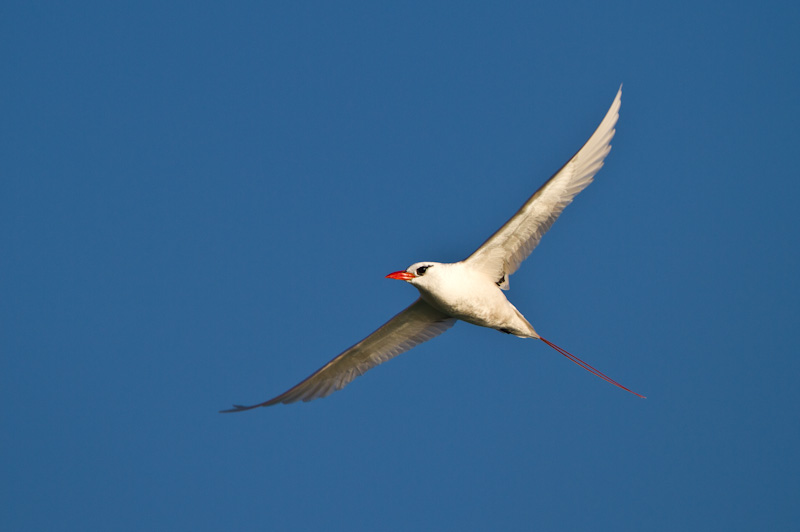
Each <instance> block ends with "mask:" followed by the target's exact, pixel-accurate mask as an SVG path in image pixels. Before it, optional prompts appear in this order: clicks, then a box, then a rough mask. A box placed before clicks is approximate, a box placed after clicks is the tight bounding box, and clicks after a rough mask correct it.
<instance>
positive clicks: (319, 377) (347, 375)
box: [222, 298, 456, 413]
mask: <svg viewBox="0 0 800 532" xmlns="http://www.w3.org/2000/svg"><path fill="white" fill-rule="evenodd" d="M455 322H456V319H455V318H452V317H450V316H448V315H447V314H445V313H443V312H440V311H439V310H436V309H434V308H433V307H431V306H430V305H428V304H427V303H426V302H425V301H423V300H422V299H421V298H420V299H417V300H416V301H415V302H414V303H412V304H411V305H410V306H409V307H408V308H406V309H405V310H403V311H402V312H400V313H399V314H397V315H396V316H395V317H394V318H392V319H391V320H389V321H388V322H386V323H385V324H384V325H383V326H382V327H380V328H379V329H378V330H377V331H375V332H374V333H372V334H370V335H369V336H367V337H366V338H364V339H363V340H361V341H360V342H359V343H357V344H356V345H354V346H353V347H351V348H350V349H347V350H346V351H344V352H343V353H341V354H340V355H338V356H337V357H336V358H334V359H333V360H331V361H330V362H328V363H327V364H325V365H324V366H323V367H322V368H320V369H319V370H317V371H316V372H314V373H313V374H312V375H311V376H310V377H308V378H307V379H306V380H304V381H303V382H301V383H300V384H298V385H296V386H294V387H293V388H291V389H290V390H288V391H286V392H284V393H282V394H281V395H279V396H277V397H275V398H273V399H270V400H269V401H265V402H263V403H259V404H257V405H252V406H241V405H234V406H233V408H232V409H230V410H222V412H224V413H228V412H242V411H244V410H250V409H252V408H258V407H260V406H271V405H274V404H277V403H294V402H295V401H311V400H313V399H319V398H321V397H327V396H328V395H330V394H332V393H333V392H335V391H337V390H341V389H342V388H344V387H345V386H347V385H348V384H349V383H350V382H351V381H352V380H353V379H355V378H356V377H358V376H360V375H363V374H364V373H366V372H367V371H368V370H370V369H372V368H374V367H375V366H377V365H379V364H381V363H383V362H386V361H387V360H389V359H390V358H392V357H395V356H397V355H399V354H401V353H404V352H406V351H408V350H409V349H411V348H412V347H414V346H416V345H419V344H421V343H422V342H426V341H428V340H430V339H431V338H434V337H436V336H438V335H440V334H442V333H443V332H445V331H446V330H447V329H449V328H450V327H452V326H453V324H454V323H455Z"/></svg>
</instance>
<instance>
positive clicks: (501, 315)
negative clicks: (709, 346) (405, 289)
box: [222, 88, 643, 412]
mask: <svg viewBox="0 0 800 532" xmlns="http://www.w3.org/2000/svg"><path fill="white" fill-rule="evenodd" d="M621 97H622V89H621V88H620V90H619V92H617V95H616V97H615V98H614V102H613V103H612V104H611V107H610V109H609V110H608V112H607V113H606V115H605V117H604V118H603V120H602V122H601V123H600V125H599V126H598V128H597V129H596V130H595V132H594V133H593V134H592V136H591V137H590V138H589V140H588V141H587V142H586V143H585V144H584V145H583V147H581V149H580V150H578V152H577V153H576V154H575V155H574V156H572V158H571V159H570V160H569V161H567V163H566V164H564V166H562V167H561V169H560V170H559V171H558V172H556V173H555V174H554V175H553V176H552V177H551V178H550V179H549V180H548V181H547V182H546V183H545V184H544V185H542V187H541V188H539V190H537V191H536V192H535V193H534V194H533V196H531V197H530V198H529V199H528V200H527V201H526V202H525V204H523V205H522V207H521V208H520V209H519V210H518V211H517V213H516V214H515V215H514V216H513V217H512V218H511V219H510V220H508V222H506V223H505V224H504V225H503V226H502V227H501V228H500V229H499V230H497V232H495V233H494V234H493V235H492V236H491V237H489V239H488V240H486V242H484V243H483V244H482V245H481V246H480V247H479V248H478V249H477V250H475V252H474V253H472V255H470V256H469V257H467V258H466V259H465V260H463V261H461V262H458V263H453V264H444V263H436V262H420V263H416V264H413V265H412V266H410V267H409V268H407V269H406V270H404V271H400V272H394V273H392V274H389V275H387V277H389V278H392V279H399V280H403V281H406V282H408V283H410V284H412V285H414V286H415V287H416V288H417V289H418V290H419V291H420V295H421V297H420V298H419V299H417V300H416V301H415V302H414V303H412V304H411V305H410V306H409V307H408V308H406V309H405V310H403V311H402V312H400V313H399V314H397V315H396V316H395V317H393V318H392V319H391V320H389V321H388V322H386V323H385V324H384V325H383V326H381V327H380V328H379V329H378V330H376V331H375V332H374V333H372V334H371V335H369V336H367V337H366V338H365V339H364V340H362V341H360V342H359V343H357V344H355V345H354V346H352V347H351V348H349V349H347V350H346V351H344V352H342V353H341V354H339V355H338V356H337V357H335V358H334V359H333V360H331V361H330V362H328V363H327V364H325V365H324V366H323V367H322V368H320V369H319V370H318V371H316V372H314V373H313V374H312V375H311V376H309V377H308V378H307V379H305V380H304V381H302V382H300V383H299V384H297V385H296V386H294V387H293V388H291V389H289V390H288V391H286V392H284V393H282V394H281V395H279V396H277V397H274V398H272V399H270V400H269V401H265V402H263V403H259V404H256V405H252V406H240V405H234V407H233V408H232V409H229V410H223V411H222V412H242V411H244V410H250V409H253V408H258V407H261V406H271V405H274V404H277V403H293V402H296V401H311V400H313V399H318V398H320V397H326V396H328V395H330V394H331V393H333V392H335V391H337V390H341V389H342V388H344V387H345V386H346V385H347V384H348V383H350V382H351V381H352V380H353V379H354V378H356V377H358V376H359V375H363V374H364V373H365V372H366V371H368V370H369V369H371V368H374V367H375V366H377V365H379V364H381V363H383V362H386V361H387V360H389V359H390V358H392V357H395V356H397V355H399V354H401V353H403V352H405V351H408V350H409V349H411V348H412V347H414V346H416V345H418V344H420V343H422V342H425V341H427V340H430V339H431V338H433V337H435V336H438V335H440V334H442V333H443V332H444V331H446V330H447V329H449V328H450V327H452V326H453V324H454V323H455V322H456V320H457V319H462V320H464V321H467V322H470V323H474V324H476V325H481V326H485V327H490V328H493V329H497V330H499V331H501V332H506V333H510V334H515V335H517V336H521V337H526V338H538V339H540V340H542V341H543V342H545V343H546V344H547V345H549V346H550V347H552V348H553V349H555V350H556V351H558V352H559V353H560V354H562V355H564V356H565V357H567V358H569V359H570V360H571V361H573V362H575V363H576V364H578V365H580V366H581V367H583V368H584V369H586V370H587V371H589V372H591V373H593V374H595V375H597V376H598V377H600V378H602V379H604V380H606V381H608V382H610V383H611V384H614V385H615V386H618V387H620V388H622V389H624V390H626V391H629V392H631V393H633V394H635V395H638V396H639V397H643V396H641V395H639V394H637V393H636V392H633V391H631V390H629V389H628V388H625V387H624V386H622V385H621V384H619V383H618V382H616V381H614V380H613V379H611V378H609V377H607V376H606V375H604V374H603V373H601V372H600V371H599V370H597V369H595V368H594V367H592V366H590V365H589V364H587V363H585V362H583V361H582V360H580V359H579V358H577V357H575V356H574V355H572V354H570V353H569V352H567V351H566V350H564V349H562V348H560V347H558V346H557V345H555V344H553V343H552V342H550V341H548V340H545V339H544V338H542V337H541V336H539V335H538V334H537V333H536V331H535V330H534V329H533V327H532V326H531V325H530V323H528V321H527V320H526V319H525V318H524V316H522V314H521V313H520V312H519V311H518V310H517V309H516V308H515V307H514V306H513V305H512V304H511V303H510V302H509V301H508V300H507V299H506V298H505V295H504V294H503V293H502V291H501V290H507V289H508V287H509V282H508V279H509V276H511V274H513V273H514V272H515V271H517V269H518V268H519V266H520V264H521V263H522V261H524V260H525V259H526V258H527V257H528V255H530V253H531V251H533V249H534V248H535V247H536V246H537V245H538V244H539V241H540V240H541V238H542V236H543V235H544V233H545V232H547V230H548V229H549V228H550V226H551V225H552V224H553V222H555V220H556V219H557V218H558V216H559V215H560V214H561V211H562V210H563V209H564V207H566V206H567V205H568V204H569V203H571V202H572V200H573V198H574V197H575V196H576V195H577V194H578V193H579V192H580V191H581V190H583V189H584V188H586V187H587V186H588V185H589V183H591V182H592V179H593V178H594V175H595V174H596V173H597V171H598V170H600V168H601V167H602V166H603V160H604V159H605V157H606V156H607V155H608V153H609V151H610V150H611V144H610V142H611V139H612V137H613V136H614V126H615V124H616V122H617V118H618V116H619V108H620V103H621Z"/></svg>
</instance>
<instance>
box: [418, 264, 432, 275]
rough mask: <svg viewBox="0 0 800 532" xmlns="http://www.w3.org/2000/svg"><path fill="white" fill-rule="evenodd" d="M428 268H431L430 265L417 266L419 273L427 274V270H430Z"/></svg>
mask: <svg viewBox="0 0 800 532" xmlns="http://www.w3.org/2000/svg"><path fill="white" fill-rule="evenodd" d="M428 268H430V266H420V267H419V268H417V275H425V272H426V271H428Z"/></svg>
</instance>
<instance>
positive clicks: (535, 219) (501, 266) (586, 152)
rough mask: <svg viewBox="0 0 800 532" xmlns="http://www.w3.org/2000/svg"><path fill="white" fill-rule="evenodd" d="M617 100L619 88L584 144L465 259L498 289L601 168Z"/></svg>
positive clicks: (617, 106) (506, 284) (617, 116)
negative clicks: (497, 285) (494, 282)
mask: <svg viewBox="0 0 800 532" xmlns="http://www.w3.org/2000/svg"><path fill="white" fill-rule="evenodd" d="M621 101H622V87H620V89H619V91H618V92H617V95H616V97H615V98H614V102H613V103H612V104H611V107H610V108H609V110H608V112H607V113H606V116H605V118H603V121H602V122H600V125H599V126H598V128H597V129H596V130H595V132H594V133H593V134H592V136H591V137H589V140H588V141H586V144H584V145H583V147H581V149H580V150H578V152H577V153H576V154H575V155H573V156H572V158H571V159H570V160H569V161H567V163H566V164H565V165H564V166H562V167H561V169H560V170H559V171H558V172H556V173H555V174H554V175H553V176H552V177H551V178H550V179H548V180H547V182H546V183H545V184H544V185H542V187H541V188H540V189H539V190H537V191H536V192H535V193H534V194H533V196H531V197H530V198H529V199H528V201H526V202H525V204H524V205H523V206H522V207H521V208H520V209H519V211H517V213H516V214H515V215H514V216H513V217H512V218H511V219H510V220H509V221H508V222H506V223H505V225H503V227H501V228H500V229H498V230H497V232H496V233H494V234H493V235H492V236H491V237H489V239H488V240H486V242H484V243H483V244H482V245H481V246H480V247H479V248H478V249H477V250H476V251H475V252H474V253H473V254H472V255H470V256H469V257H467V259H466V260H465V262H469V263H471V265H472V266H473V267H475V268H478V269H480V270H482V271H484V272H486V273H487V274H489V275H491V276H492V278H494V279H497V282H498V284H499V285H500V287H501V288H503V289H505V290H507V289H508V287H509V284H508V276H510V275H511V274H512V273H514V272H515V271H517V269H518V268H519V266H520V264H522V261H524V260H525V259H526V258H528V255H530V253H531V251H533V249H534V248H535V247H536V246H537V245H538V244H539V241H540V240H541V239H542V236H543V235H544V234H545V233H546V232H547V230H548V229H550V226H552V225H553V222H555V221H556V219H557V218H558V216H559V215H560V214H561V211H563V210H564V207H566V206H567V205H569V204H570V203H571V202H572V200H573V198H574V197H575V196H576V195H577V194H578V193H579V192H580V191H581V190H583V189H584V188H586V187H587V186H589V183H591V182H592V179H593V178H594V175H595V174H596V173H597V171H598V170H600V168H602V167H603V160H604V159H605V158H606V156H607V155H608V152H609V151H611V144H610V143H611V139H612V138H613V137H614V132H615V129H614V126H615V125H616V123H617V118H619V108H620V105H621Z"/></svg>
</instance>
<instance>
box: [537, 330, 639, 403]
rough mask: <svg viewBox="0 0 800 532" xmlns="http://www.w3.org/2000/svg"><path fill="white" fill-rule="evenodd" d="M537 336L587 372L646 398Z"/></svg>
mask: <svg viewBox="0 0 800 532" xmlns="http://www.w3.org/2000/svg"><path fill="white" fill-rule="evenodd" d="M538 338H539V340H541V341H542V342H544V343H546V344H547V345H549V346H550V347H552V348H553V349H555V350H556V351H558V352H559V353H561V354H562V355H564V356H565V357H567V358H568V359H570V360H571V361H573V362H575V363H576V364H577V365H579V366H580V367H582V368H583V369H585V370H586V371H588V372H589V373H591V374H593V375H596V376H598V377H600V378H601V379H603V380H604V381H606V382H610V383H611V384H613V385H614V386H616V387H618V388H622V389H623V390H625V391H626V392H630V393H632V394H633V395H635V396H636V397H641V398H642V399H647V398H646V397H645V396H644V395H641V394H638V393H636V392H634V391H633V390H631V389H629V388H626V387H625V386H623V385H621V384H620V383H618V382H617V381H615V380H614V379H612V378H611V377H609V376H608V375H606V374H605V373H603V372H602V371H600V370H599V369H597V368H594V367H592V366H590V365H589V364H587V363H586V362H584V361H583V360H581V359H580V358H578V357H576V356H575V355H573V354H572V353H570V352H569V351H567V350H566V349H564V348H562V347H559V346H557V345H556V344H554V343H553V342H551V341H549V340H545V339H544V338H542V337H541V336H538Z"/></svg>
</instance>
